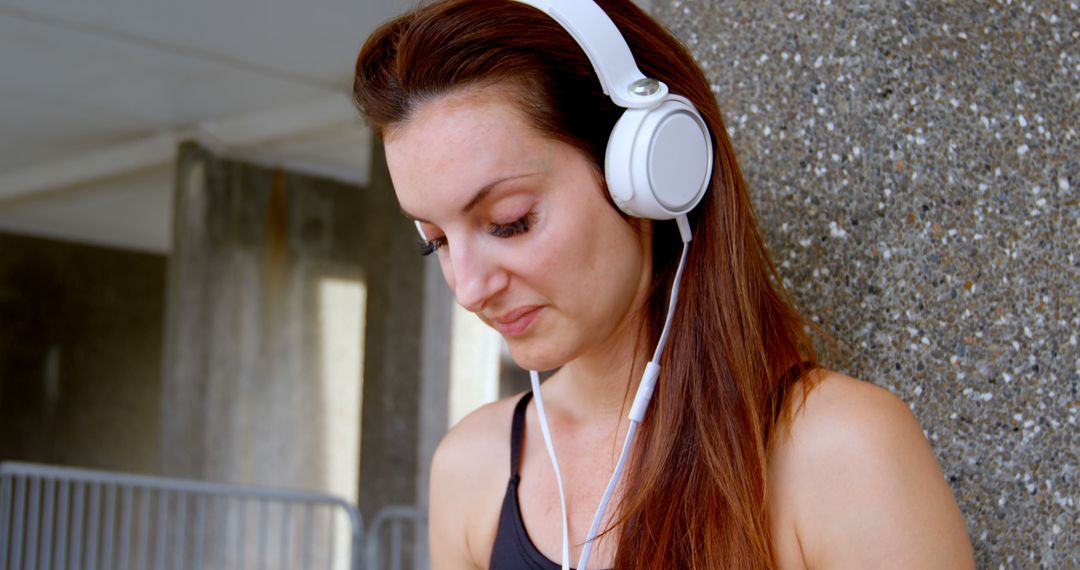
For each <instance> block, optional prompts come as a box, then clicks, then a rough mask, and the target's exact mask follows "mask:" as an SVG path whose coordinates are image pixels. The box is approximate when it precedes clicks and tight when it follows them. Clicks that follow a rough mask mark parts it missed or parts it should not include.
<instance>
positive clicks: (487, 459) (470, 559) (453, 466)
mask: <svg viewBox="0 0 1080 570" xmlns="http://www.w3.org/2000/svg"><path fill="white" fill-rule="evenodd" d="M519 397H520V396H515V397H512V398H507V399H504V400H499V401H497V402H492V403H490V404H486V405H484V406H481V407H480V408H479V409H477V410H475V411H473V412H472V413H470V414H469V415H468V416H466V417H465V418H463V419H462V420H461V421H459V422H458V423H457V424H455V425H454V427H453V428H451V429H450V431H449V432H447V434H446V435H445V436H443V439H442V441H441V442H439V446H438V447H437V448H436V450H435V456H434V457H433V458H432V461H431V482H430V485H431V489H430V506H429V512H428V531H429V541H430V547H431V555H432V556H431V560H432V565H433V567H434V568H455V569H457V568H474V567H475V568H480V567H483V566H486V564H487V558H488V557H489V556H490V554H491V547H492V544H493V543H494V540H495V536H494V531H495V528H496V526H497V524H498V516H499V507H500V505H501V504H502V498H503V494H504V492H505V490H506V484H507V481H508V479H509V477H510V464H509V463H510V424H511V420H512V416H513V409H514V404H515V403H516V402H517V400H518V398H519Z"/></svg>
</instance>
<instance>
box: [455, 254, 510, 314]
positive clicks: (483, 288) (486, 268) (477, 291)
mask: <svg viewBox="0 0 1080 570" xmlns="http://www.w3.org/2000/svg"><path fill="white" fill-rule="evenodd" d="M455 245H457V244H455ZM450 250H451V251H450V264H451V267H450V272H451V273H452V274H453V278H452V281H451V283H452V285H451V288H452V289H453V291H454V295H455V296H456V297H457V302H458V304H459V305H461V306H462V307H464V308H465V309H466V310H468V311H470V312H473V313H478V312H480V311H482V310H484V308H485V307H486V306H487V304H488V302H489V301H490V300H491V299H492V298H493V297H494V296H495V295H496V294H497V293H499V292H500V291H502V290H503V289H505V288H506V286H507V284H508V283H509V280H510V279H509V276H508V275H507V272H506V270H505V269H503V268H502V267H501V266H500V264H499V263H497V262H496V260H494V259H492V258H491V257H490V256H488V255H484V252H483V251H478V250H477V249H476V248H475V247H458V248H457V249H456V250H455V249H454V248H453V247H451V248H450Z"/></svg>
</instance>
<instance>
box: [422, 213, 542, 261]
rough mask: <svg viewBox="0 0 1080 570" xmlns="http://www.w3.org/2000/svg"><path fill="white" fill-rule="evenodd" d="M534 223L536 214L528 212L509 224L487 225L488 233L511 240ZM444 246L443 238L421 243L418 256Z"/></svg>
mask: <svg viewBox="0 0 1080 570" xmlns="http://www.w3.org/2000/svg"><path fill="white" fill-rule="evenodd" d="M534 223H536V213H535V212H529V213H528V214H525V215H524V216H522V217H520V218H518V219H516V220H514V221H512V222H510V223H506V224H489V225H488V233H490V234H491V235H493V236H495V237H498V238H504V239H505V238H512V237H514V236H517V235H521V234H523V233H526V232H528V231H529V229H530V228H532V225H533V224H534ZM446 245H447V241H446V238H445V237H440V238H435V239H430V240H427V241H423V242H421V243H420V255H425V256H427V255H431V254H433V253H435V252H436V251H438V250H439V249H440V248H442V247H445V246H446Z"/></svg>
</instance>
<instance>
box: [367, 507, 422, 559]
mask: <svg viewBox="0 0 1080 570" xmlns="http://www.w3.org/2000/svg"><path fill="white" fill-rule="evenodd" d="M367 541H368V542H367V570H384V569H386V568H389V569H390V570H401V569H402V568H404V567H406V566H412V567H413V568H429V567H430V563H429V562H428V560H427V515H426V514H425V513H424V511H423V510H422V509H420V508H417V507H406V506H390V507H384V508H383V509H382V510H381V511H379V512H378V514H376V515H375V518H373V519H372V520H371V528H370V529H369V530H368V536H367ZM409 545H412V546H413V547H414V548H409ZM384 552H388V553H389V556H383V553H384ZM406 558H410V559H411V564H408V563H407V561H406Z"/></svg>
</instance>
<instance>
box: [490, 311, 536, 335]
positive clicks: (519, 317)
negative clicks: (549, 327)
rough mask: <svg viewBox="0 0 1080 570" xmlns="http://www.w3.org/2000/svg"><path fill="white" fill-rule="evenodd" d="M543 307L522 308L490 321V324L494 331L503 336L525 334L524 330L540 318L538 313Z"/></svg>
mask: <svg viewBox="0 0 1080 570" xmlns="http://www.w3.org/2000/svg"><path fill="white" fill-rule="evenodd" d="M542 309H543V307H539V306H534V307H522V308H520V309H515V310H513V311H511V312H509V313H507V314H506V315H504V316H503V317H500V318H498V319H492V321H491V322H492V324H493V325H495V330H497V331H499V333H500V334H502V335H503V336H517V335H520V334H522V333H524V332H525V329H527V328H529V325H531V324H533V321H535V320H536V318H537V317H539V316H540V312H541V310H542Z"/></svg>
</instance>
